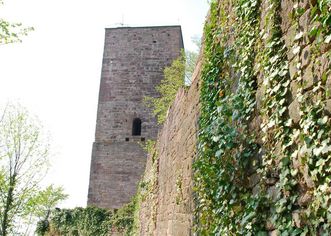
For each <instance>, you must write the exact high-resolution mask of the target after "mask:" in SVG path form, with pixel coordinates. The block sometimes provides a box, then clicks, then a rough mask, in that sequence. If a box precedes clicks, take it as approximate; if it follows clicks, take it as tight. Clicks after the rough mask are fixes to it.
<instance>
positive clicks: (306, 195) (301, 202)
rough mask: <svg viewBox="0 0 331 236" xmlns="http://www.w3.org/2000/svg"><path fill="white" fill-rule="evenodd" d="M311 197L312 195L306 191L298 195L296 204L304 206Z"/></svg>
mask: <svg viewBox="0 0 331 236" xmlns="http://www.w3.org/2000/svg"><path fill="white" fill-rule="evenodd" d="M312 199H313V195H312V194H311V193H310V192H308V191H307V192H305V193H304V194H302V195H301V196H300V197H299V199H298V205H299V206H301V207H305V206H307V205H308V204H309V203H310V202H311V200H312Z"/></svg>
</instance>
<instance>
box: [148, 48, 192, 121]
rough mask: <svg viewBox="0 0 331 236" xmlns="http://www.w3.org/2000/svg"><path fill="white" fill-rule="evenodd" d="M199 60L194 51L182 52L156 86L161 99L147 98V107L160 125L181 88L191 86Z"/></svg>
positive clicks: (164, 72) (167, 68)
mask: <svg viewBox="0 0 331 236" xmlns="http://www.w3.org/2000/svg"><path fill="white" fill-rule="evenodd" d="M197 59H198V54H197V53H196V52H192V51H186V52H184V51H182V53H181V55H180V56H179V57H178V58H177V59H176V60H174V61H173V62H172V64H171V66H169V67H166V68H165V69H164V71H163V74H164V79H163V80H161V83H160V84H159V85H158V86H156V88H155V89H156V91H158V92H159V94H160V96H159V97H156V98H155V97H150V96H146V97H145V98H144V101H145V103H146V105H147V106H148V107H150V108H152V110H153V114H154V115H155V116H156V117H157V121H158V123H159V124H162V123H163V122H164V121H165V119H166V115H167V111H168V108H169V106H170V105H171V103H172V102H173V101H174V99H175V97H176V94H177V91H178V89H179V88H181V87H184V86H185V85H188V86H189V85H190V84H191V79H192V75H193V72H194V69H195V65H196V62H197Z"/></svg>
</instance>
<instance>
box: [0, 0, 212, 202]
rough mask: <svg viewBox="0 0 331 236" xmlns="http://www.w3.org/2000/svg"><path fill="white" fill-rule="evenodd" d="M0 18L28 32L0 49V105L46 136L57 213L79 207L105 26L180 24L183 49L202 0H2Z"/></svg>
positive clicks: (197, 24)
mask: <svg viewBox="0 0 331 236" xmlns="http://www.w3.org/2000/svg"><path fill="white" fill-rule="evenodd" d="M4 3H5V5H4V6H2V7H0V16H1V17H2V18H5V19H7V20H10V21H16V22H22V23H24V25H27V26H33V27H34V28H35V31H34V32H31V33H30V34H29V36H27V37H24V38H23V43H19V44H11V45H5V46H1V47H0V65H1V70H0V105H4V104H5V103H7V102H8V101H14V102H16V101H18V102H20V103H21V104H22V105H23V106H26V107H27V108H28V110H29V111H30V112H31V113H33V114H35V115H37V116H38V117H39V119H40V120H41V122H42V124H43V126H44V129H45V130H46V131H47V132H49V133H50V135H51V145H52V155H51V157H50V159H51V163H52V167H51V169H50V170H49V173H48V176H47V178H46V179H45V183H46V184H48V183H54V184H56V185H62V186H63V187H64V188H65V191H66V193H68V194H69V195H70V197H69V199H68V200H67V201H66V202H64V203H63V207H74V206H85V205H86V199H87V190H88V178H89V166H90V158H91V151H92V143H93V141H94V132H95V121H96V110H97V99H98V91H99V82H100V73H101V62H102V53H103V41H104V28H107V27H118V26H120V24H124V25H125V26H153V25H181V26H182V31H183V37H184V44H185V47H186V49H189V50H194V49H195V47H194V44H193V43H192V42H191V37H193V36H201V34H202V28H203V22H204V20H205V16H206V14H207V11H208V3H207V0H167V1H164V0H163V1H160V0H140V1H137V0H120V1H119V0H117V1H115V0H94V1H91V0H7V1H6V0H5V2H4Z"/></svg>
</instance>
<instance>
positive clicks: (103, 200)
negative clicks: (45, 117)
mask: <svg viewBox="0 0 331 236" xmlns="http://www.w3.org/2000/svg"><path fill="white" fill-rule="evenodd" d="M182 48H183V39H182V33H181V27H180V26H156V27H121V28H109V29H106V36H105V47H104V55H103V61H102V72H101V82H100V92H99V104H98V114H97V123H96V131H95V142H94V144H93V150H92V159H91V170H90V183H89V192H88V205H94V206H98V207H104V208H115V209H117V208H120V207H121V206H122V205H123V204H124V203H127V202H129V201H130V199H131V197H132V196H133V195H134V194H135V192H136V189H137V184H138V181H139V179H140V177H141V175H142V174H143V172H144V168H145V163H146V157H147V156H146V153H145V152H144V151H143V149H142V148H141V145H140V144H139V143H144V141H146V140H147V139H156V135H157V131H158V125H157V121H156V119H155V118H154V117H153V116H152V115H151V111H150V109H148V108H147V107H146V106H145V105H144V103H143V99H144V97H145V96H154V97H155V96H158V94H157V92H156V90H155V86H156V85H158V84H159V83H160V81H161V79H162V78H163V70H164V68H165V67H166V66H169V65H171V63H172V61H173V60H174V59H176V58H177V57H178V56H179V55H180V51H181V49H182Z"/></svg>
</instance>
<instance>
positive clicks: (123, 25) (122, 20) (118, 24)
mask: <svg viewBox="0 0 331 236" xmlns="http://www.w3.org/2000/svg"><path fill="white" fill-rule="evenodd" d="M115 25H117V26H120V27H125V26H129V25H127V24H124V14H122V19H121V22H120V23H115Z"/></svg>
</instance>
